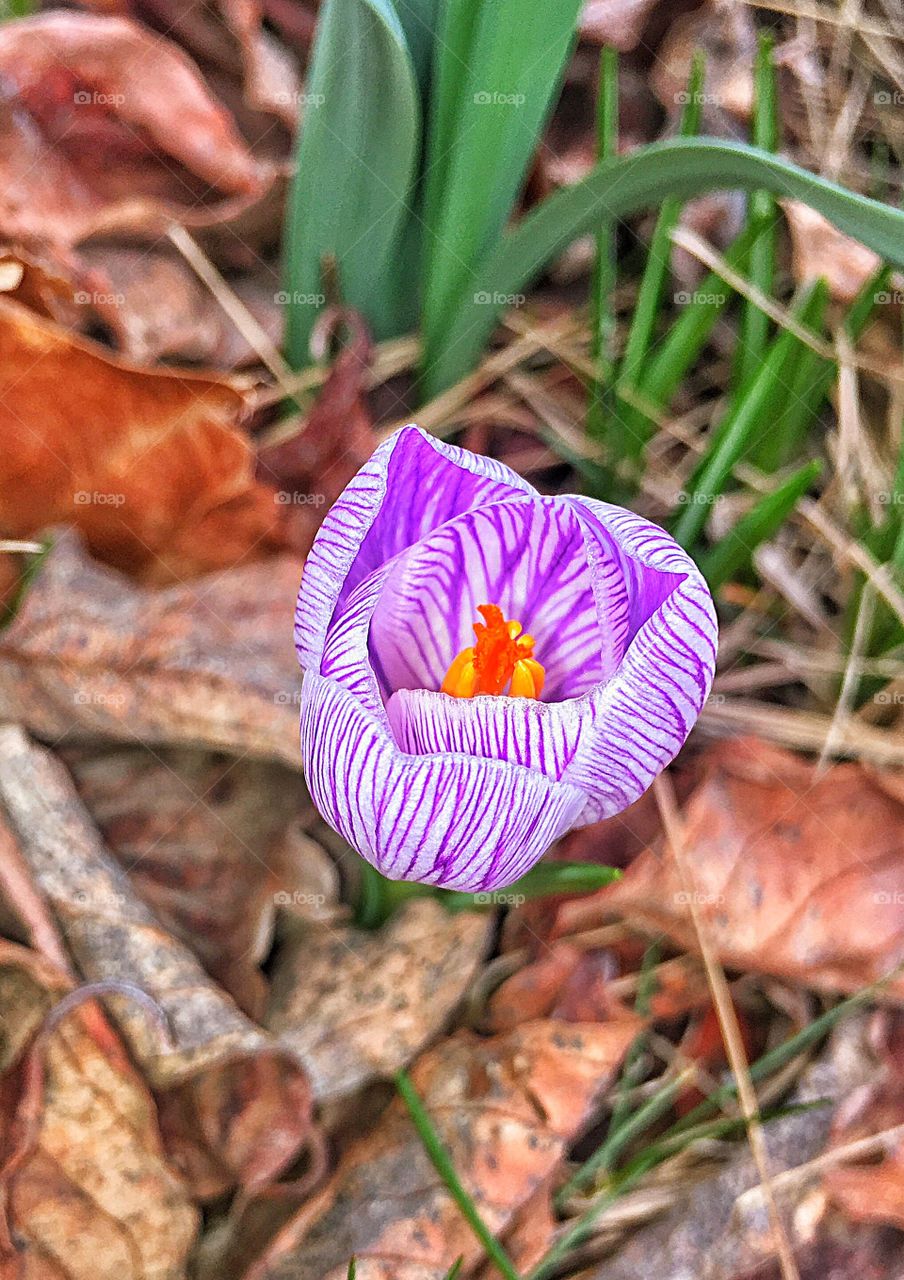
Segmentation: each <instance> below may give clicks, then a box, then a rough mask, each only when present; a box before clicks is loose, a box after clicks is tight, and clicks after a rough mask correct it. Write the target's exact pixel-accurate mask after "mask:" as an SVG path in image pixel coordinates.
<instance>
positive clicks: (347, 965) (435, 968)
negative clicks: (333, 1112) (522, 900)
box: [267, 901, 493, 1102]
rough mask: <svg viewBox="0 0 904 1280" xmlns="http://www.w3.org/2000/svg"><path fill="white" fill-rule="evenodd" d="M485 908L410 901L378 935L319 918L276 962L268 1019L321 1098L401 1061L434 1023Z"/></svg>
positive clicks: (479, 940) (460, 984) (473, 959)
mask: <svg viewBox="0 0 904 1280" xmlns="http://www.w3.org/2000/svg"><path fill="white" fill-rule="evenodd" d="M492 927H493V925H492V920H491V919H489V918H488V917H487V916H486V915H479V914H476V913H462V914H455V915H450V914H448V913H447V912H446V911H444V910H443V908H442V907H441V906H440V905H439V903H436V902H429V901H420V902H412V903H410V904H409V906H408V907H407V908H406V909H405V910H404V911H403V912H401V913H399V914H398V915H396V916H395V917H393V919H392V920H391V921H390V922H389V923H388V924H387V925H385V926H384V927H383V928H382V929H381V930H380V931H379V932H378V933H364V932H362V931H361V930H359V929H353V928H350V927H347V926H346V927H330V926H321V927H319V928H310V929H308V930H306V931H305V933H304V934H303V935H302V937H301V938H299V939H298V940H297V941H296V942H295V943H293V944H290V945H289V946H287V947H286V948H285V949H284V951H283V953H282V954H281V955H280V957H279V958H278V960H277V964H276V968H275V970H274V974H273V993H272V1000H271V1006H270V1012H269V1014H268V1017H267V1026H268V1027H269V1028H270V1030H271V1031H272V1032H273V1034H274V1035H276V1036H277V1037H278V1038H279V1041H280V1043H281V1044H283V1045H286V1046H287V1047H289V1048H291V1049H292V1051H293V1053H295V1054H296V1055H297V1056H298V1057H299V1058H300V1059H301V1061H302V1062H303V1063H304V1065H305V1067H306V1069H307V1072H308V1076H309V1077H310V1080H311V1088H312V1089H313V1091H314V1097H315V1098H316V1099H317V1100H318V1101H319V1102H326V1101H330V1100H333V1099H335V1098H338V1097H342V1096H344V1095H347V1094H350V1093H352V1092H353V1091H355V1090H357V1089H359V1088H361V1087H362V1086H364V1085H366V1084H370V1083H371V1082H372V1081H374V1080H379V1079H387V1078H389V1077H390V1076H391V1075H392V1074H393V1073H394V1072H396V1071H398V1070H399V1069H400V1068H401V1067H404V1066H407V1065H408V1063H409V1062H410V1061H411V1060H412V1059H413V1058H415V1057H416V1056H417V1055H418V1054H419V1053H420V1052H421V1051H422V1050H423V1049H424V1048H425V1047H426V1045H427V1044H428V1043H429V1042H430V1041H431V1040H433V1039H434V1038H435V1036H436V1035H437V1034H438V1033H439V1032H440V1031H442V1030H443V1028H444V1027H445V1025H446V1023H447V1022H448V1019H449V1017H450V1016H451V1014H452V1013H453V1011H454V1009H455V1007H456V1005H457V1004H458V1003H459V1002H460V1000H461V998H462V996H463V995H464V993H465V991H466V989H467V987H468V985H469V983H470V982H471V980H472V979H473V977H474V975H475V973H476V971H477V968H478V966H479V964H480V961H481V958H482V956H483V953H484V951H485V949H486V946H487V943H488V941H489V934H490V932H491V930H492Z"/></svg>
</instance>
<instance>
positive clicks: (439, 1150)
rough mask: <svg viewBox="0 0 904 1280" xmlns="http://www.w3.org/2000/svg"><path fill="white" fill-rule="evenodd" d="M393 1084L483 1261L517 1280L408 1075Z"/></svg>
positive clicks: (507, 1277)
mask: <svg viewBox="0 0 904 1280" xmlns="http://www.w3.org/2000/svg"><path fill="white" fill-rule="evenodd" d="M395 1083H396V1088H397V1089H398V1091H399V1093H400V1094H401V1096H402V1101H403V1102H404V1103H405V1106H406V1107H407V1108H408V1112H409V1114H410V1116H411V1119H412V1120H413V1121H414V1127H415V1128H416V1129H417V1131H418V1136H419V1137H420V1140H421V1142H422V1143H423V1144H424V1150H425V1151H426V1153H427V1155H428V1156H429V1157H430V1162H431V1164H432V1165H433V1167H434V1169H435V1170H436V1172H437V1173H438V1174H439V1176H440V1177H441V1178H442V1180H443V1182H444V1183H445V1185H446V1188H447V1190H448V1192H449V1194H450V1195H451V1197H452V1199H453V1200H454V1201H455V1203H456V1204H457V1205H458V1208H459V1210H460V1211H461V1215H462V1217H463V1218H464V1219H465V1221H466V1222H467V1224H468V1226H469V1227H470V1228H471V1230H472V1231H473V1232H474V1235H475V1236H476V1237H477V1239H478V1240H479V1241H480V1243H481V1244H482V1245H483V1248H484V1250H485V1251H486V1254H487V1257H488V1258H490V1259H491V1260H492V1261H493V1262H495V1264H496V1266H497V1267H498V1268H499V1271H500V1272H501V1274H502V1275H503V1276H505V1277H506V1280H519V1276H518V1272H517V1271H516V1270H515V1267H514V1265H513V1263H512V1260H511V1258H510V1257H509V1256H508V1254H507V1253H506V1251H505V1250H504V1249H503V1247H502V1245H501V1244H500V1243H499V1241H498V1240H497V1239H496V1237H495V1236H494V1235H493V1233H492V1231H491V1230H490V1228H489V1227H488V1226H487V1224H486V1223H485V1222H484V1220H483V1218H481V1216H480V1211H479V1209H478V1208H477V1205H476V1204H475V1203H474V1200H473V1199H472V1197H471V1196H470V1195H469V1194H468V1192H467V1191H466V1189H465V1187H464V1186H463V1184H462V1181H461V1179H460V1178H459V1176H458V1174H457V1173H456V1172H455V1166H454V1165H453V1163H452V1160H451V1158H450V1156H449V1153H448V1151H447V1150H446V1148H445V1147H444V1146H443V1144H442V1141H441V1140H440V1136H439V1134H438V1133H437V1132H436V1129H435V1128H434V1127H433V1121H432V1120H431V1119H430V1115H429V1114H428V1112H427V1109H426V1107H425V1106H424V1104H423V1102H421V1099H420V1097H419V1096H418V1092H417V1090H416V1089H415V1087H414V1085H413V1084H412V1083H411V1080H410V1079H409V1077H408V1073H407V1072H405V1071H399V1072H398V1073H397V1074H396V1077H395Z"/></svg>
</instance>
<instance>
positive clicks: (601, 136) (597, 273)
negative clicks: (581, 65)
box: [587, 46, 618, 439]
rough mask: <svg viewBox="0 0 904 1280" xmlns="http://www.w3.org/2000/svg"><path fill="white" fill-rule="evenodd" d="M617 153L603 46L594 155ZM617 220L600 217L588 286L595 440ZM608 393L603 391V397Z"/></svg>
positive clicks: (609, 328) (600, 420)
mask: <svg viewBox="0 0 904 1280" xmlns="http://www.w3.org/2000/svg"><path fill="white" fill-rule="evenodd" d="M617 152H618V52H617V51H616V50H615V49H613V48H611V47H609V46H606V47H605V48H604V49H603V50H602V52H601V53H600V77H599V105H598V108H597V117H596V154H597V159H598V160H607V159H608V158H609V157H610V156H614V155H616V154H617ZM617 233H618V222H617V221H616V220H615V219H613V218H603V219H601V221H600V225H599V230H598V231H597V233H596V258H595V261H594V264H593V281H592V283H591V286H590V358H591V359H592V360H594V361H595V362H596V367H597V370H598V375H597V377H596V378H595V379H594V381H593V385H592V386H591V388H590V402H589V405H588V408H587V430H588V432H589V433H590V435H592V436H596V437H597V438H598V439H599V438H600V437H601V436H602V435H603V431H604V429H605V424H606V419H605V416H604V411H603V396H604V393H608V391H609V388H610V385H611V382H612V376H613V369H614V363H615V356H614V347H615V327H616V317H615V307H614V302H615V285H616V280H617V263H616V250H617V246H616V240H617ZM608 398H609V396H608V394H606V399H608Z"/></svg>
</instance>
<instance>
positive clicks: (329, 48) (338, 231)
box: [283, 0, 421, 368]
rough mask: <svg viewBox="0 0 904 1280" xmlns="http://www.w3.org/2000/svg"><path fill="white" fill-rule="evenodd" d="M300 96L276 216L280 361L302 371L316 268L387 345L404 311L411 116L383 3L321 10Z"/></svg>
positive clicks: (416, 123)
mask: <svg viewBox="0 0 904 1280" xmlns="http://www.w3.org/2000/svg"><path fill="white" fill-rule="evenodd" d="M305 92H306V95H307V101H308V104H309V105H308V106H306V107H305V111H304V119H303V121H302V127H301V131H300V135H299V141H298V150H297V169H296V174H295V177H294V179H293V181H292V188H291V192H290V196H289V208H288V214H287V218H286V229H285V244H284V250H283V255H284V260H285V293H286V299H287V301H286V339H285V347H286V358H287V360H288V361H289V363H290V364H291V365H292V366H293V368H301V367H303V366H304V365H306V364H307V363H308V361H309V353H308V346H309V342H310V336H311V330H312V328H313V325H314V321H315V319H316V316H317V311H318V310H319V306H318V304H317V302H316V301H312V299H315V300H316V299H318V298H319V297H320V296H321V293H322V280H321V272H322V262H323V260H324V257H330V256H333V257H335V259H336V262H337V264H338V272H339V285H340V290H341V294H342V298H343V300H344V301H346V302H349V303H351V304H352V306H355V307H357V308H359V310H361V311H362V312H363V313H364V315H365V316H366V317H367V319H368V321H369V322H370V324H371V327H372V328H373V330H374V332H375V334H376V336H377V337H385V336H388V334H389V333H390V332H392V331H393V329H394V328H395V327H396V325H397V324H398V323H399V317H400V316H401V314H402V313H403V312H404V311H405V309H406V306H407V307H409V308H410V306H411V302H412V300H413V299H412V289H411V280H410V278H409V277H408V276H407V275H406V274H405V272H404V271H403V270H402V269H401V267H400V263H401V262H403V261H404V259H403V256H402V253H401V246H402V241H403V237H404V232H405V227H406V224H407V220H408V217H409V212H410V206H411V203H412V200H413V184H414V178H415V166H416V162H417V157H418V152H419V149H420V134H421V109H420V102H419V97H418V87H417V81H416V78H415V73H414V67H413V65H412V61H411V56H410V54H409V51H408V47H407V44H406V41H405V35H404V32H403V30H402V26H401V24H400V22H399V19H398V17H397V15H396V12H395V9H394V8H393V6H392V4H391V3H390V0H326V3H325V4H324V5H323V7H322V8H321V10H320V19H319V22H318V25H317V37H316V40H315V42H314V52H313V55H312V59H311V67H310V71H309V73H308V78H307V81H306V86H305Z"/></svg>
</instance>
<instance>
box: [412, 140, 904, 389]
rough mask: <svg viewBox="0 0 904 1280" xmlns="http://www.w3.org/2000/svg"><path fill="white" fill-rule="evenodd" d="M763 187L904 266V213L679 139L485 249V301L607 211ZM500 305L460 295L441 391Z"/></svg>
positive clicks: (538, 267) (449, 326) (434, 378)
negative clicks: (811, 210)
mask: <svg viewBox="0 0 904 1280" xmlns="http://www.w3.org/2000/svg"><path fill="white" fill-rule="evenodd" d="M736 188H740V189H743V190H747V191H755V190H758V189H759V188H762V189H764V190H769V191H772V192H774V193H775V194H777V195H782V196H788V197H791V198H792V199H796V200H802V201H804V202H805V203H806V204H809V205H810V206H811V207H812V208H814V209H816V210H817V212H819V213H821V214H822V215H823V216H824V217H826V218H828V220H829V221H830V222H832V223H834V225H835V226H836V227H838V229H839V230H840V231H842V232H844V233H845V234H846V235H850V236H853V237H854V238H855V239H857V240H860V241H861V242H862V243H863V244H865V245H867V246H868V247H869V248H870V249H873V250H874V251H875V252H876V253H878V254H879V255H880V256H881V257H884V258H887V259H888V260H889V261H890V262H891V263H893V264H894V265H895V266H898V267H904V213H902V212H901V211H900V210H898V209H892V208H889V207H888V206H886V205H883V204H879V203H878V202H877V201H875V200H870V199H868V198H867V197H866V196H860V195H856V194H854V193H853V192H850V191H846V190H845V189H844V188H843V187H840V186H838V185H837V184H835V183H833V182H829V181H828V180H827V179H825V178H820V177H817V176H816V175H814V174H812V173H808V172H807V171H806V170H804V169H801V168H799V167H798V166H797V165H795V164H792V163H791V162H790V161H788V160H785V159H783V158H781V157H780V156H774V155H770V154H769V153H768V152H764V151H760V150H758V149H757V148H756V147H750V146H746V145H745V144H743V143H738V142H725V141H722V140H720V139H715V138H699V139H693V140H690V139H686V138H672V139H668V140H666V141H664V142H653V143H650V145H649V146H646V147H641V148H639V149H638V150H637V151H633V152H631V154H630V155H627V156H619V157H617V158H616V159H614V160H609V161H605V162H604V163H603V164H601V165H598V166H597V167H596V168H595V169H594V170H593V171H592V172H591V173H590V174H588V176H587V177H586V178H583V179H582V180H581V181H580V182H578V183H575V184H574V186H571V187H567V188H565V189H563V190H561V191H558V192H556V193H555V195H553V196H550V197H549V199H547V200H546V201H544V203H543V204H542V205H541V206H540V207H539V208H538V209H537V210H535V211H534V212H533V213H531V214H529V215H528V217H526V218H524V219H523V220H522V221H521V222H520V223H519V225H518V226H517V228H516V229H515V230H514V231H512V232H509V233H508V234H506V235H505V236H503V238H502V239H501V241H500V242H499V243H498V244H497V245H495V246H494V247H492V248H490V249H489V250H487V251H486V253H485V255H484V257H483V258H482V260H481V261H480V263H479V264H478V266H477V268H476V270H475V272H474V277H473V285H474V288H475V289H476V290H479V291H480V292H481V294H482V296H483V297H484V298H486V297H489V298H491V299H492V298H494V297H504V296H507V295H511V294H513V293H517V292H518V291H520V290H523V289H524V288H525V287H526V286H527V285H528V284H529V283H530V282H531V281H532V280H534V279H535V278H536V276H537V275H539V273H540V272H541V271H542V269H543V268H544V266H545V265H546V264H547V263H548V262H549V261H550V260H551V259H553V258H554V257H555V256H556V254H558V253H560V252H561V251H562V250H563V249H565V248H566V247H567V245H568V244H570V243H571V241H572V240H574V239H575V237H576V236H580V235H583V234H585V233H586V232H588V231H592V230H593V229H594V227H595V226H596V223H597V221H598V219H599V217H600V216H601V214H602V213H605V214H606V215H607V216H612V217H626V216H627V215H628V214H630V213H633V212H635V211H636V210H637V209H641V208H644V207H645V206H649V205H656V204H659V203H661V202H662V200H663V199H664V198H666V197H668V196H670V195H672V196H678V197H683V198H685V199H687V198H689V197H691V196H695V195H701V194H702V193H703V192H706V191H713V190H718V189H727V190H731V189H736ZM498 310H499V308H497V307H495V306H488V305H478V304H476V303H475V302H474V295H471V294H470V293H469V295H468V296H467V297H464V298H462V299H460V300H459V302H458V304H457V305H456V306H455V308H454V310H453V312H452V313H451V314H447V315H446V316H445V320H446V330H445V335H444V341H443V343H442V346H441V349H435V355H434V359H433V362H432V364H431V365H430V367H429V368H428V369H427V370H426V372H425V382H426V390H427V393H428V394H429V395H435V394H437V393H438V392H439V391H440V390H442V389H444V388H445V387H447V386H449V385H451V384H452V383H454V382H456V381H458V379H459V378H460V377H462V376H463V375H464V374H465V373H467V372H468V370H469V369H470V368H471V367H472V365H473V364H474V363H475V362H476V360H477V358H478V356H479V354H480V352H481V351H482V349H483V347H484V345H485V343H486V341H487V338H488V337H489V335H490V333H491V332H492V329H493V326H494V324H495V323H496V315H497V313H498Z"/></svg>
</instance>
